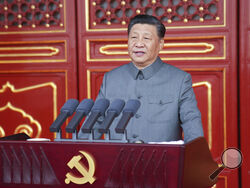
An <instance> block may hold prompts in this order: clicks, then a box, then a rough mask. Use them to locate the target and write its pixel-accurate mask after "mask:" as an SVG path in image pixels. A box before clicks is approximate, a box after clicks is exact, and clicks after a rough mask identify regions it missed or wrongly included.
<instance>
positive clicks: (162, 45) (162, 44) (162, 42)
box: [160, 38, 164, 50]
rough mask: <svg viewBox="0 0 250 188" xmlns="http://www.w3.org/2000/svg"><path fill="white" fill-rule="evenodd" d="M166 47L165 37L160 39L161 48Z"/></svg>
mask: <svg viewBox="0 0 250 188" xmlns="http://www.w3.org/2000/svg"><path fill="white" fill-rule="evenodd" d="M163 47H164V38H162V39H161V40H160V50H162V49H163Z"/></svg>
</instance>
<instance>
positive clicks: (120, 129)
mask: <svg viewBox="0 0 250 188" xmlns="http://www.w3.org/2000/svg"><path fill="white" fill-rule="evenodd" d="M140 106H141V103H140V101H138V100H136V99H130V100H128V102H127V103H126V105H125V107H124V109H123V112H122V117H121V119H120V121H119V122H118V124H117V126H116V128H115V131H116V133H124V131H125V129H126V126H127V125H128V122H129V120H130V119H131V118H132V117H133V116H134V115H135V113H136V112H137V110H138V109H139V107H140Z"/></svg>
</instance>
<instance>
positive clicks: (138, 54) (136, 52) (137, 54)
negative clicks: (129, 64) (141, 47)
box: [134, 51, 145, 57]
mask: <svg viewBox="0 0 250 188" xmlns="http://www.w3.org/2000/svg"><path fill="white" fill-rule="evenodd" d="M134 54H135V55H136V56H137V57H141V56H143V55H144V54H145V52H144V51H134Z"/></svg>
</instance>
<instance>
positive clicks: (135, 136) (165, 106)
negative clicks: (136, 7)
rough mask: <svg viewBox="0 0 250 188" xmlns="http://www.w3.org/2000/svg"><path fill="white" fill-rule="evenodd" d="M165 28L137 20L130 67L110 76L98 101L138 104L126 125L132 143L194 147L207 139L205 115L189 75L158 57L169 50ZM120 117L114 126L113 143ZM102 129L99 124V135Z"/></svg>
mask: <svg viewBox="0 0 250 188" xmlns="http://www.w3.org/2000/svg"><path fill="white" fill-rule="evenodd" d="M164 35H165V26H164V25H163V24H162V23H161V22H160V21H159V20H158V19H157V18H155V17H153V16H149V15H137V16H135V17H134V18H133V19H132V20H131V21H130V23H129V26H128V51H129V56H130V58H131V60H132V62H131V63H129V64H125V65H123V66H120V67H118V68H116V69H113V70H112V71H110V72H108V73H106V74H105V75H104V78H103V83H102V86H101V89H100V91H99V95H98V99H99V98H107V99H109V100H110V101H111V102H112V100H114V99H117V98H120V99H123V100H125V101H127V100H128V99H138V100H140V102H141V107H140V108H139V110H138V112H137V114H136V115H135V117H134V118H132V119H131V120H130V122H129V124H128V126H127V136H128V139H129V140H130V142H134V141H137V140H142V141H144V142H163V141H176V140H180V139H182V130H183V132H184V142H189V141H191V140H193V139H195V138H197V137H200V136H203V128H202V122H201V114H200V111H199V109H198V108H197V101H196V99H195V94H194V92H193V89H192V80H191V76H190V74H188V73H186V72H184V71H182V70H180V69H178V68H176V67H174V66H172V65H169V64H167V63H164V62H162V60H161V59H160V58H159V57H158V54H159V51H160V50H161V49H162V48H163V45H164ZM118 121H119V118H116V119H115V121H114V122H113V124H112V125H111V127H110V131H111V139H120V138H121V135H120V134H117V133H116V132H115V130H114V129H115V127H116V125H117V122H118ZM98 126H100V125H95V128H96V130H97V129H98Z"/></svg>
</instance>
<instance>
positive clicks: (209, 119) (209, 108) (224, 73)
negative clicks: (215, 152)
mask: <svg viewBox="0 0 250 188" xmlns="http://www.w3.org/2000/svg"><path fill="white" fill-rule="evenodd" d="M110 70H112V69H87V97H88V98H91V97H92V96H91V95H92V94H91V72H108V71H110ZM183 70H184V71H222V73H223V96H224V101H223V109H224V111H223V117H224V124H223V129H224V139H223V141H224V149H226V148H227V140H226V134H227V131H226V130H227V129H226V98H225V96H226V69H225V68H200V69H198V68H184V69H183ZM202 85H204V86H206V87H207V89H208V93H207V97H208V139H209V140H208V144H209V148H210V149H212V85H211V84H210V83H209V82H199V83H194V84H193V86H194V87H198V86H202Z"/></svg>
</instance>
